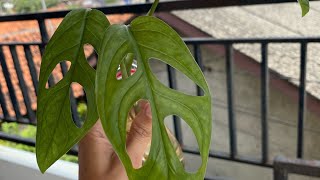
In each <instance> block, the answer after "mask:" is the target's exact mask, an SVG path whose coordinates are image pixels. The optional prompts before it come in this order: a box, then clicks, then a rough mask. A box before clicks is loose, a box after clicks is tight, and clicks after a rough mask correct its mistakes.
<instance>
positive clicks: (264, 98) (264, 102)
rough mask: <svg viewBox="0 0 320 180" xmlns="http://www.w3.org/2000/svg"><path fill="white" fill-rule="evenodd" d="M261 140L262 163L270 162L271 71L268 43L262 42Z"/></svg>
mask: <svg viewBox="0 0 320 180" xmlns="http://www.w3.org/2000/svg"><path fill="white" fill-rule="evenodd" d="M261 57H262V61H261V142H262V163H267V162H268V144H269V142H268V141H269V140H268V139H269V138H268V110H269V103H268V100H269V71H268V44H266V43H262V44H261Z"/></svg>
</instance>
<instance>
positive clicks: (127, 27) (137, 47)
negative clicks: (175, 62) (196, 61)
mask: <svg viewBox="0 0 320 180" xmlns="http://www.w3.org/2000/svg"><path fill="white" fill-rule="evenodd" d="M125 28H126V32H127V35H128V37H129V40H130V42H131V45H132V46H133V49H134V51H135V52H136V53H137V59H140V61H141V65H142V69H144V70H146V68H145V67H146V64H145V62H144V61H143V59H142V57H141V52H140V48H139V46H138V45H137V43H136V40H135V38H134V36H133V35H132V32H131V31H130V25H129V26H125ZM145 77H146V78H147V81H146V83H147V86H148V87H149V88H147V91H150V93H151V97H150V98H151V102H155V100H154V96H155V95H154V93H153V90H152V89H153V88H152V86H151V85H150V83H149V81H151V79H150V78H149V77H148V75H146V76H145ZM154 106H155V104H154ZM155 111H156V115H157V118H156V119H158V121H157V123H158V126H159V128H160V122H159V121H160V120H159V118H158V114H159V113H158V110H157V108H155ZM152 123H153V122H152ZM159 132H160V134H161V138H160V139H161V144H162V148H163V149H165V147H164V146H163V144H164V142H163V139H162V138H163V132H162V131H161V128H160V131H159ZM150 150H151V148H150ZM164 155H165V157H166V158H165V159H166V161H167V162H168V160H167V159H168V157H167V153H166V152H165V150H164ZM168 166H169V168H170V164H169V165H168ZM168 176H169V172H168Z"/></svg>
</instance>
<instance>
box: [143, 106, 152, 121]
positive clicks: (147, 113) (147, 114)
mask: <svg viewBox="0 0 320 180" xmlns="http://www.w3.org/2000/svg"><path fill="white" fill-rule="evenodd" d="M144 108H145V109H144V112H145V115H146V116H148V117H149V118H151V117H152V112H151V107H150V103H147V104H146V105H145V106H144Z"/></svg>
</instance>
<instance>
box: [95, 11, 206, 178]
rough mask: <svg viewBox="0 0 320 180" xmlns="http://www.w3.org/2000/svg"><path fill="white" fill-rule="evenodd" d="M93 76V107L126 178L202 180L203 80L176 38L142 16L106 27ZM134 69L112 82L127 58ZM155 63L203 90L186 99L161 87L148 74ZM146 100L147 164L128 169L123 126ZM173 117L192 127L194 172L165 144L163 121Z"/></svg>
mask: <svg viewBox="0 0 320 180" xmlns="http://www.w3.org/2000/svg"><path fill="white" fill-rule="evenodd" d="M100 50H101V51H100V56H99V61H98V67H97V74H96V102H97V107H98V113H99V116H100V119H101V122H102V124H103V128H104V130H105V133H106V135H107V137H108V138H109V140H110V141H111V143H112V145H113V147H114V149H115V151H116V153H117V155H118V156H119V158H120V160H121V161H122V163H123V165H124V167H125V169H126V171H127V175H128V177H129V179H203V177H204V174H205V171H206V165H207V161H208V154H209V145H210V139H211V123H212V121H211V97H210V91H209V88H208V85H207V83H206V80H205V78H204V76H203V74H202V72H201V70H200V68H199V67H198V66H197V64H196V62H195V60H194V58H193V57H192V55H191V53H190V51H189V49H188V48H187V46H186V45H185V44H184V42H183V41H182V39H181V38H180V37H179V35H178V34H177V33H176V32H175V31H174V30H173V29H172V28H170V27H169V26H168V25H167V24H165V23H164V22H163V21H161V20H159V19H157V18H155V17H151V16H142V17H139V18H136V19H135V20H133V21H132V23H131V24H130V25H128V26H126V25H111V26H110V27H109V28H108V30H107V31H106V32H105V36H104V39H103V42H102V45H101V49H100ZM129 53H133V54H134V57H135V59H136V60H137V64H138V68H137V71H136V72H135V74H133V75H132V76H130V77H128V78H126V79H122V80H117V79H116V73H117V69H118V66H119V64H121V62H122V60H123V59H124V57H126V55H127V54H129ZM150 59H158V60H161V61H163V62H164V63H167V64H169V65H170V66H172V67H174V68H175V69H177V70H179V71H180V72H182V73H184V74H185V75H186V76H187V77H189V78H190V79H191V80H192V81H194V82H195V83H196V84H197V85H198V86H200V87H201V88H202V89H203V91H204V96H192V95H187V94H184V93H181V92H179V91H177V90H173V89H170V88H168V87H166V86H165V85H163V84H162V83H161V82H160V81H159V80H158V79H157V78H156V77H155V75H154V74H153V73H152V71H151V68H150V65H149V60H150ZM139 99H147V100H149V102H150V106H151V109H152V122H153V123H152V142H151V150H150V154H149V157H148V159H147V161H146V162H145V164H144V166H143V167H142V168H140V169H134V168H133V166H132V163H131V160H130V157H129V156H128V154H127V152H126V121H127V116H128V112H129V110H130V108H131V107H132V105H133V104H134V103H135V102H136V101H137V100H139ZM168 115H177V116H179V117H181V118H183V119H184V120H185V121H186V122H187V123H188V125H189V126H190V127H191V128H192V130H193V132H194V134H195V136H196V139H197V142H198V145H199V151H200V154H201V158H202V164H201V166H200V168H199V169H198V171H197V172H195V173H189V172H186V171H185V169H184V167H183V165H182V164H181V162H180V161H179V159H178V157H177V156H176V154H175V150H174V148H173V146H172V145H171V143H170V140H169V137H168V134H167V131H166V128H165V125H164V118H165V117H166V116H168Z"/></svg>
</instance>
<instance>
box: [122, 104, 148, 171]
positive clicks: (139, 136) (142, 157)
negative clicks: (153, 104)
mask: <svg viewBox="0 0 320 180" xmlns="http://www.w3.org/2000/svg"><path fill="white" fill-rule="evenodd" d="M147 111H148V101H147V100H139V101H137V102H136V103H134V105H133V106H132V108H131V110H130V111H129V113H128V118H127V144H126V149H127V153H128V155H129V157H130V159H131V162H132V166H133V167H134V168H135V169H139V168H141V167H142V166H143V165H144V163H147V159H148V156H149V151H150V148H151V139H152V118H151V114H149V115H148V112H147ZM150 113H151V111H150Z"/></svg>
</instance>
